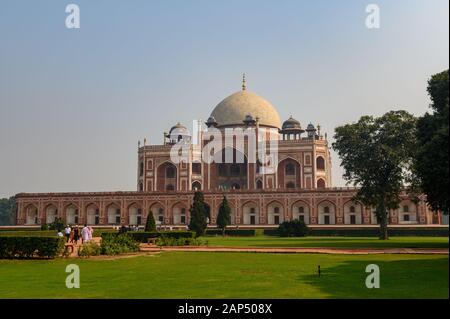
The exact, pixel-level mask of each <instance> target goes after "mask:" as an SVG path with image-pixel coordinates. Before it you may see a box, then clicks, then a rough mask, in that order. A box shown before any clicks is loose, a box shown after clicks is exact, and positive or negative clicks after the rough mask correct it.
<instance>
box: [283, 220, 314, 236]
mask: <svg viewBox="0 0 450 319" xmlns="http://www.w3.org/2000/svg"><path fill="white" fill-rule="evenodd" d="M278 234H279V235H280V236H281V237H303V236H306V235H307V234H308V226H306V224H305V222H304V221H302V220H298V219H294V220H291V221H286V222H283V223H282V224H281V225H280V226H279V227H278Z"/></svg>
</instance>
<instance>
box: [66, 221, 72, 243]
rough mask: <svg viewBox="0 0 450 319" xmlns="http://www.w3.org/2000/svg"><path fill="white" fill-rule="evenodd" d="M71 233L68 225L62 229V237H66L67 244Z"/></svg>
mask: <svg viewBox="0 0 450 319" xmlns="http://www.w3.org/2000/svg"><path fill="white" fill-rule="evenodd" d="M71 231H72V229H70V226H69V225H67V226H66V228H64V235H65V236H66V239H67V240H66V241H67V242H69V240H70V233H71Z"/></svg>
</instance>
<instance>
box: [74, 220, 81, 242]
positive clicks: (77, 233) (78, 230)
mask: <svg viewBox="0 0 450 319" xmlns="http://www.w3.org/2000/svg"><path fill="white" fill-rule="evenodd" d="M79 239H80V229H79V228H78V225H77V226H75V228H74V230H73V240H74V241H75V244H78V240H79Z"/></svg>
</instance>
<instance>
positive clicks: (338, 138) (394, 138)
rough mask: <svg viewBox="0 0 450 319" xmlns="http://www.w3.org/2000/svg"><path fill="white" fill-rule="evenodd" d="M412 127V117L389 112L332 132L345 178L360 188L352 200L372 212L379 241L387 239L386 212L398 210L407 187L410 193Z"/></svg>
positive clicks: (413, 147)
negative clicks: (378, 226) (401, 196)
mask: <svg viewBox="0 0 450 319" xmlns="http://www.w3.org/2000/svg"><path fill="white" fill-rule="evenodd" d="M415 127H416V119H415V118H414V117H413V116H412V115H411V114H409V113H407V112H405V111H391V112H388V113H386V114H384V115H383V116H381V117H379V118H374V117H372V116H363V117H361V118H360V119H359V121H358V122H357V123H353V124H347V125H344V126H340V127H337V128H336V129H335V136H334V138H335V142H334V143H333V148H334V149H335V150H336V151H337V153H338V155H339V157H340V158H341V160H342V163H341V166H342V167H343V168H344V178H345V179H346V180H347V183H348V184H350V183H352V184H353V185H354V186H358V187H359V189H358V192H357V194H356V196H355V200H359V201H361V202H362V203H363V204H364V205H366V206H368V207H374V208H375V214H376V216H377V217H378V220H379V223H380V239H388V233H387V224H388V218H389V210H390V209H396V208H398V205H399V203H400V201H401V199H400V194H401V193H402V191H404V190H406V189H405V187H406V186H410V187H409V189H408V191H409V192H410V193H411V194H412V193H413V192H412V189H413V188H412V185H414V180H415V179H414V174H413V173H412V161H413V156H414V150H415Z"/></svg>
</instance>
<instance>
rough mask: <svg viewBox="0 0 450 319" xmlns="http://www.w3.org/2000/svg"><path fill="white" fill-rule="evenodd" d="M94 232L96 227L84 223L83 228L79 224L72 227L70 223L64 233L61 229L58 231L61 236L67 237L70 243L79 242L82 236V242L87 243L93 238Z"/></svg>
mask: <svg viewBox="0 0 450 319" xmlns="http://www.w3.org/2000/svg"><path fill="white" fill-rule="evenodd" d="M93 234H94V229H93V228H92V227H91V226H88V225H84V227H83V228H81V229H80V227H79V226H78V225H76V226H75V227H73V228H72V227H70V225H67V226H66V228H65V229H64V235H63V233H62V232H61V230H59V231H58V236H59V237H63V236H65V237H66V241H67V243H69V244H76V245H77V244H78V241H79V240H80V238H81V243H82V244H83V243H85V242H87V241H89V240H91V239H92V235H93Z"/></svg>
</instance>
